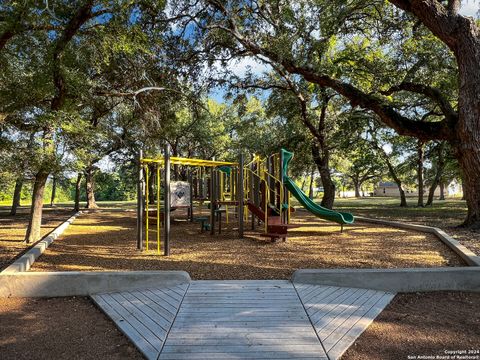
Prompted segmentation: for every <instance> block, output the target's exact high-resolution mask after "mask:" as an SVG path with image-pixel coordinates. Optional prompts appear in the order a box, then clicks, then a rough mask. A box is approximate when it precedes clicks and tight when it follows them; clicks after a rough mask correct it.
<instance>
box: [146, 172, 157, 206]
mask: <svg viewBox="0 0 480 360" xmlns="http://www.w3.org/2000/svg"><path fill="white" fill-rule="evenodd" d="M148 170H149V172H148V173H149V179H148V203H149V204H150V205H152V204H155V186H154V185H155V176H156V175H155V168H154V167H153V166H150V168H149V169H148Z"/></svg>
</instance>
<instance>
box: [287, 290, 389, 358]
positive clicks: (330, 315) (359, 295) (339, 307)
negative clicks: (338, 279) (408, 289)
mask: <svg viewBox="0 0 480 360" xmlns="http://www.w3.org/2000/svg"><path fill="white" fill-rule="evenodd" d="M295 288H296V289H297V292H298V295H299V297H300V299H301V301H302V303H303V305H304V307H305V310H306V311H307V314H308V316H309V317H310V321H311V322H312V325H313V327H314V328H315V331H316V333H317V335H318V338H319V339H320V341H321V342H322V344H323V346H324V349H325V351H326V352H327V355H328V358H329V359H331V360H334V359H338V358H340V356H342V354H343V353H344V352H345V351H346V350H347V349H348V348H349V347H350V345H352V344H353V342H354V341H355V340H356V339H357V338H358V337H359V336H360V334H361V333H362V332H363V331H364V330H365V329H366V328H367V327H368V326H369V325H370V324H371V323H372V321H373V320H374V319H375V317H377V315H378V314H380V313H381V312H382V310H383V309H384V308H385V306H387V305H388V303H389V302H390V301H391V300H392V299H393V297H394V296H395V295H394V294H391V293H387V292H383V291H376V290H367V289H357V288H345V287H336V286H319V285H305V284H295Z"/></svg>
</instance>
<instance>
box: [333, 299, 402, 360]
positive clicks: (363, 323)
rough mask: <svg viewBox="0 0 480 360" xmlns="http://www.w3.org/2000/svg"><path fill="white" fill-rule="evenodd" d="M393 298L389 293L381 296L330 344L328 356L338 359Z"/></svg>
mask: <svg viewBox="0 0 480 360" xmlns="http://www.w3.org/2000/svg"><path fill="white" fill-rule="evenodd" d="M393 298H394V295H393V294H389V293H386V294H385V295H384V296H382V297H381V298H380V299H379V300H378V301H377V303H376V304H375V305H374V306H373V307H372V308H371V309H370V310H369V311H368V312H367V313H366V314H365V315H364V316H362V317H361V318H360V319H359V320H358V321H357V323H355V324H354V325H353V326H352V328H350V330H348V331H347V332H346V333H345V335H343V337H342V338H341V339H340V340H338V342H337V343H336V344H335V345H333V346H332V348H331V349H330V350H329V352H328V354H329V356H330V358H331V359H332V360H333V359H339V358H340V357H341V356H342V355H343V353H344V352H345V351H346V350H347V349H348V348H349V347H350V346H351V345H352V344H353V343H354V342H355V340H356V339H357V338H358V337H359V336H360V335H361V334H362V333H363V332H364V331H365V330H366V329H367V328H368V326H369V325H370V324H371V323H372V322H373V320H374V319H375V318H376V317H377V316H378V315H379V314H380V313H381V312H382V310H383V309H384V308H385V307H386V306H387V305H388V304H389V303H390V301H391V300H392V299H393Z"/></svg>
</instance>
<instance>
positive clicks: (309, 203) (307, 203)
mask: <svg viewBox="0 0 480 360" xmlns="http://www.w3.org/2000/svg"><path fill="white" fill-rule="evenodd" d="M292 158H293V153H292V152H290V151H287V150H285V149H282V159H283V164H282V176H283V183H284V185H285V186H286V187H287V189H288V191H290V192H291V193H292V195H293V196H295V198H296V199H297V200H298V201H299V202H300V204H302V206H303V207H304V208H305V209H307V210H308V211H310V212H311V213H312V214H313V215H315V216H317V217H319V218H321V219H325V220H330V221H334V222H336V223H338V224H352V223H353V222H354V221H355V218H354V217H353V215H352V214H350V213H347V212H340V211H334V210H330V209H327V208H324V207H322V206H320V205H318V204H316V203H315V202H314V201H313V200H312V199H310V198H309V197H308V196H307V194H305V193H304V192H303V191H302V189H300V188H299V187H298V186H297V184H295V181H293V179H291V178H290V177H288V175H287V172H288V163H289V162H290V160H292Z"/></svg>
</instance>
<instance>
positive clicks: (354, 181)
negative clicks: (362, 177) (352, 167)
mask: <svg viewBox="0 0 480 360" xmlns="http://www.w3.org/2000/svg"><path fill="white" fill-rule="evenodd" d="M353 186H354V187H355V197H356V198H360V197H362V196H361V195H360V183H359V181H358V180H353Z"/></svg>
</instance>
